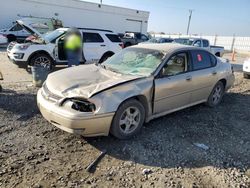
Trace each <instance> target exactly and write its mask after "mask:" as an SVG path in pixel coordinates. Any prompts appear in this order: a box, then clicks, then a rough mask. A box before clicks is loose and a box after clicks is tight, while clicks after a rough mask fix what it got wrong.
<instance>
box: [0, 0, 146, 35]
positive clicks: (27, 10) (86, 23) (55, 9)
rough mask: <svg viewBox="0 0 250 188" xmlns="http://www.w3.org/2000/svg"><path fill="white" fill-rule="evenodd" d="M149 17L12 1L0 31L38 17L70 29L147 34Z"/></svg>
mask: <svg viewBox="0 0 250 188" xmlns="http://www.w3.org/2000/svg"><path fill="white" fill-rule="evenodd" d="M149 14H150V13H149V12H147V11H141V10H134V9H128V8H122V7H116V6H109V5H103V4H97V3H90V2H84V1H80V0H8V1H5V2H4V3H2V4H1V6H0V18H1V20H0V28H8V27H11V25H13V22H15V20H17V19H20V17H22V16H34V17H46V18H56V19H60V20H62V22H63V25H64V26H66V27H82V28H98V29H106V30H112V31H114V32H116V33H125V32H140V33H143V34H146V33H147V29H148V19H149Z"/></svg>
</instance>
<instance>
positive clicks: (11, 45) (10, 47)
mask: <svg viewBox="0 0 250 188" xmlns="http://www.w3.org/2000/svg"><path fill="white" fill-rule="evenodd" d="M15 44H16V43H15V42H11V43H10V44H9V45H8V47H7V50H9V51H10V50H12V49H13V47H14V46H15Z"/></svg>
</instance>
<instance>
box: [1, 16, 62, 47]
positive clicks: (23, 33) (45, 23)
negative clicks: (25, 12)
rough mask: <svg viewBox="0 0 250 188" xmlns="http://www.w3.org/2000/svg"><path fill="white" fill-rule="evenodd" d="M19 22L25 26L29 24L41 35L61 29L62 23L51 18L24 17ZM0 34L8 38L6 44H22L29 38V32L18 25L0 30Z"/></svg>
mask: <svg viewBox="0 0 250 188" xmlns="http://www.w3.org/2000/svg"><path fill="white" fill-rule="evenodd" d="M19 22H25V23H26V24H29V25H30V26H32V27H33V28H35V29H36V30H37V31H38V32H40V33H41V34H45V33H47V32H49V31H53V30H55V29H57V28H59V27H62V22H61V21H60V20H57V19H53V18H37V17H25V18H22V19H20V20H19ZM0 34H3V35H5V36H6V37H7V38H8V42H13V41H19V42H23V41H24V40H25V39H26V38H27V37H29V36H30V32H29V31H27V30H26V29H25V28H23V27H22V25H20V24H18V23H15V24H13V25H12V26H11V27H10V28H6V29H1V30H0Z"/></svg>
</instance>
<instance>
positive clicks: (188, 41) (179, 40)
mask: <svg viewBox="0 0 250 188" xmlns="http://www.w3.org/2000/svg"><path fill="white" fill-rule="evenodd" d="M174 42H176V43H179V44H184V45H189V46H191V45H192V44H193V42H194V40H193V39H174Z"/></svg>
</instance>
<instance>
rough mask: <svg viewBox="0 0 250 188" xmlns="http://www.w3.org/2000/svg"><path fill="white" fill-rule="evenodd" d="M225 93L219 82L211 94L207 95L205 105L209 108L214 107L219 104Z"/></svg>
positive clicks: (222, 85)
mask: <svg viewBox="0 0 250 188" xmlns="http://www.w3.org/2000/svg"><path fill="white" fill-rule="evenodd" d="M224 93H225V86H224V84H223V83H222V82H221V81H219V82H218V83H217V84H216V85H215V86H214V88H213V90H212V92H211V94H210V95H209V98H208V101H207V105H208V106H210V107H215V106H217V105H218V104H220V102H221V100H222V98H223V96H224Z"/></svg>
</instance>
